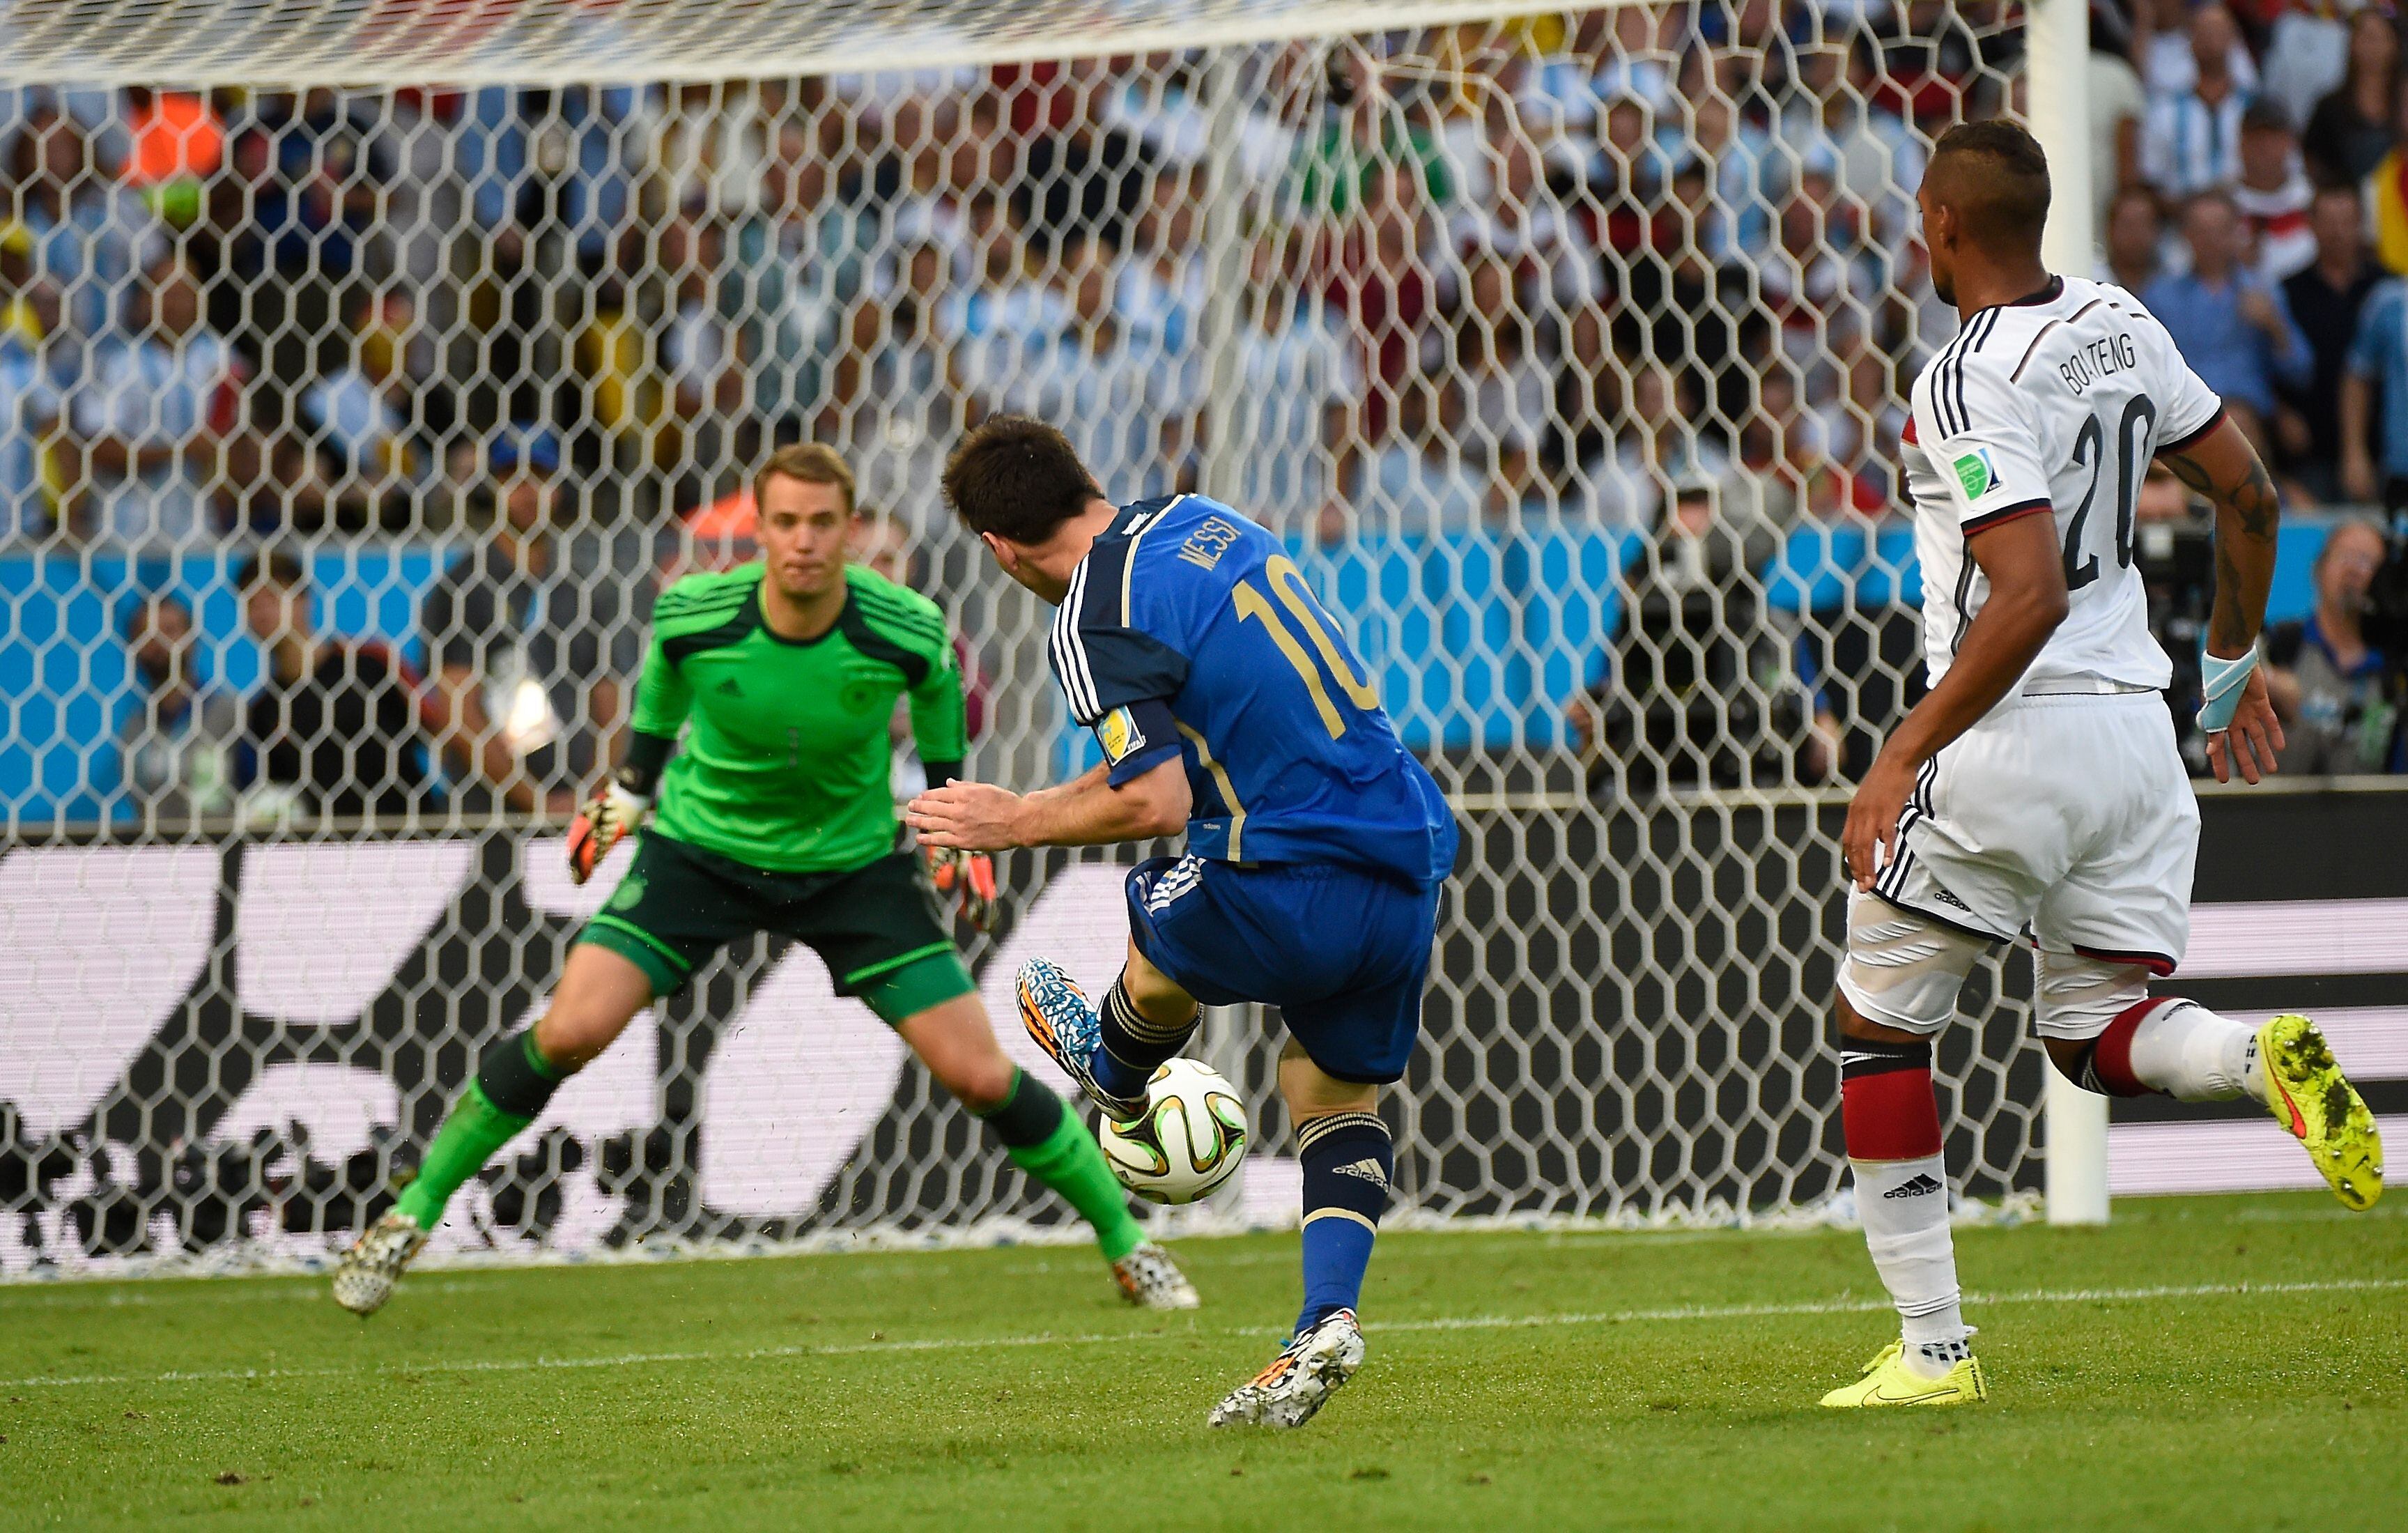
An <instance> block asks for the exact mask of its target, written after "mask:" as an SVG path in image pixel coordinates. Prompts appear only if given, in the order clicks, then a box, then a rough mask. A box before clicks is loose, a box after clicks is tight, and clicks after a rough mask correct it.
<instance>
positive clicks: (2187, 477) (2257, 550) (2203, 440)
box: [2157, 420, 2283, 659]
mask: <svg viewBox="0 0 2408 1533" xmlns="http://www.w3.org/2000/svg"><path fill="white" fill-rule="evenodd" d="M2157 461H2158V462H2160V463H2162V464H2164V465H2165V466H2167V467H2168V468H2169V469H2171V470H2172V471H2173V476H2174V478H2176V479H2178V480H2182V481H2183V483H2185V484H2186V485H2188V486H2189V487H2190V488H2191V489H2192V490H2193V491H2195V492H2197V493H2198V494H2200V495H2202V496H2204V497H2205V498H2206V499H2207V500H2208V501H2209V503H2211V504H2212V505H2214V507H2215V606H2214V610H2213V611H2212V612H2211V613H2210V614H2209V616H2208V624H2207V643H2208V648H2209V649H2210V650H2211V651H2213V652H2215V653H2217V654H2219V655H2222V656H2224V657H2225V658H2227V659H2230V658H2232V657H2234V656H2237V655H2239V654H2241V653H2242V652H2243V651H2245V650H2247V649H2248V648H2249V646H2250V645H2251V644H2253V643H2255V642H2256V641H2257V630H2258V628H2259V626H2260V625H2261V624H2262V623H2264V621H2265V617H2266V591H2267V588H2268V587H2269V586H2270V585H2271V584H2272V582H2273V579H2274V545H2275V534H2276V532H2277V530H2278V529H2279V528H2280V526H2281V525H2282V521H2283V497H2282V494H2281V493H2280V492H2279V491H2277V490H2276V489H2275V488H2274V480H2273V476H2272V475H2270V474H2269V473H2267V472H2266V466H2265V464H2264V463H2263V462H2261V461H2259V459H2258V457H2257V449H2256V448H2254V447H2251V446H2250V445H2249V438H2248V437H2245V436H2243V434H2242V431H2241V428H2240V427H2239V426H2237V425H2235V424H2233V423H2232V422H2231V421H2229V420H2226V421H2224V422H2223V423H2220V424H2218V425H2217V426H2216V428H2215V429H2214V430H2213V431H2211V432H2209V433H2208V434H2207V435H2206V436H2204V437H2200V439H2199V440H2198V441H2195V442H2192V443H2191V444H2189V445H2188V446H2186V447H2184V448H2182V449H2181V450H2179V451H2171V452H2162V453H2159V454H2158V457H2157Z"/></svg>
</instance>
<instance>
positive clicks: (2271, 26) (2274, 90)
mask: <svg viewBox="0 0 2408 1533" xmlns="http://www.w3.org/2000/svg"><path fill="white" fill-rule="evenodd" d="M2351 4H2352V5H2353V6H2355V5H2356V4H2358V0H2351ZM2336 9H2337V7H2336V6H2335V4H2334V0H2260V9H2259V18H2260V23H2259V24H2260V25H2261V26H2263V29H2264V30H2263V31H2262V33H2261V34H2260V38H2259V40H2260V44H2261V51H2260V57H2261V59H2262V60H2263V63H2262V64H2260V66H2259V68H2258V71H2257V94H2258V99H2260V100H2261V101H2264V102H2266V103H2267V104H2268V105H2270V106H2272V107H2277V108H2279V109H2280V110H2281V112H2282V114H2283V120H2284V121H2285V122H2288V123H2290V124H2291V125H2292V126H2293V127H2298V126H2300V124H2302V123H2304V122H2307V120H2308V116H2309V114H2310V113H2312V112H2314V111H2315V109H2316V103H2317V102H2319V101H2322V100H2323V99H2324V98H2325V97H2326V96H2327V95H2328V94H2329V93H2331V92H2332V91H2333V89H2334V88H2335V87H2337V86H2339V85H2340V84H2341V82H2342V79H2343V75H2344V74H2345V73H2346V72H2347V71H2348V68H2349V30H2350V29H2349V23H2348V21H2344V20H2343V18H2342V17H2341V16H2340V15H2339V14H2336ZM2268 12H2275V13H2277V14H2273V15H2272V16H2271V18H2270V17H2269V16H2268V15H2267V13H2268Z"/></svg>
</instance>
